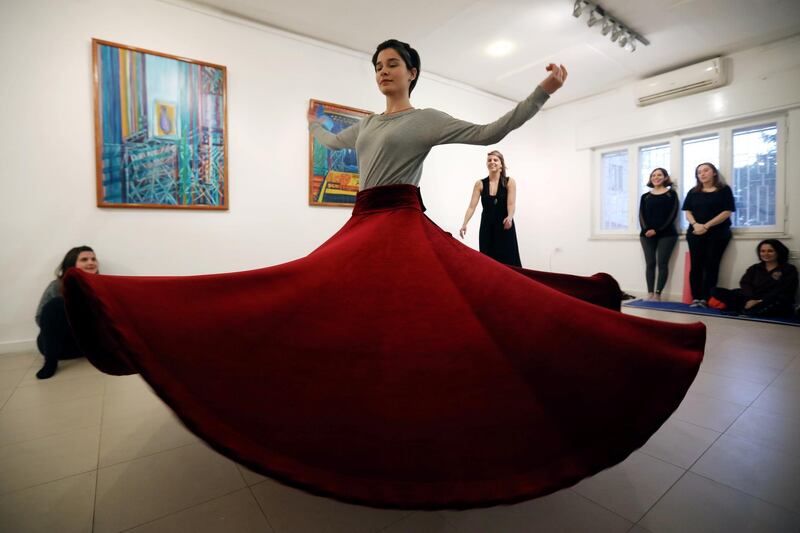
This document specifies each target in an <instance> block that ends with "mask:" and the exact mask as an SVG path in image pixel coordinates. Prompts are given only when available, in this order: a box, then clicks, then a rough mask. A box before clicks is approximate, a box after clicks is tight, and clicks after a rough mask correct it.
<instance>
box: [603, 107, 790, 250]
mask: <svg viewBox="0 0 800 533" xmlns="http://www.w3.org/2000/svg"><path fill="white" fill-rule="evenodd" d="M771 124H775V127H776V130H777V144H776V150H777V154H776V158H775V167H776V169H775V224H774V225H772V226H755V227H732V228H731V229H732V231H733V234H734V237H737V236H738V237H739V238H765V237H785V236H786V233H785V231H786V223H787V220H786V217H787V213H788V208H787V205H786V202H787V197H786V159H787V153H786V152H787V147H788V129H787V115H786V113H780V114H769V115H761V116H755V117H748V118H745V119H739V120H733V121H727V122H721V123H716V124H707V125H704V126H701V127H698V128H692V129H687V130H678V131H674V132H670V133H666V134H663V135H658V136H651V137H645V138H640V139H634V140H631V141H627V142H623V143H615V144H613V145H604V146H597V147H593V148H591V158H592V168H591V174H592V187H591V191H592V202H591V205H592V214H591V222H592V224H591V237H590V239H592V240H627V239H637V238H638V236H639V233H640V228H639V198H640V197H641V195H642V194H643V192H644V191H643V190H640V189H639V187H640V184H639V180H640V176H639V166H640V154H641V152H640V151H641V149H642V148H648V147H652V146H658V145H666V144H668V145H669V146H670V168H669V170H670V177H671V178H672V181H673V182H674V183H677V184H678V194H679V195H680V201H681V206H683V200H684V199H685V198H686V193H687V192H688V191H685V190H682V189H683V187H682V185H683V181H684V180H683V142H684V141H687V140H691V139H697V138H702V137H707V136H712V135H717V136H719V162H720V164H719V167H718V168H719V171H720V173H721V174H722V176H723V177H725V181H726V183H727V184H728V185H729V186H730V187H731V188H734V187H735V185H736V184H735V183H734V182H733V158H734V154H733V133H734V131H740V130H746V129H756V128H759V127H764V126H768V125H771ZM621 151H627V154H628V196H629V198H628V228H627V229H619V230H604V229H602V222H603V221H602V215H603V213H602V209H603V197H602V193H603V175H602V172H603V165H602V160H603V155H604V154H608V153H613V152H621ZM683 213H684V211H681V214H680V215H679V228H678V231H679V233H685V230H686V216H685V215H684V214H683Z"/></svg>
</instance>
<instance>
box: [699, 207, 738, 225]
mask: <svg viewBox="0 0 800 533" xmlns="http://www.w3.org/2000/svg"><path fill="white" fill-rule="evenodd" d="M731 214H733V211H722V212H721V213H720V214H718V215H717V216H715V217H714V218H712V219H711V220H709V221H708V222H706V223H705V224H703V225H704V226H705V227H706V229H708V228H711V227H713V226H716V225H718V224H722V223H723V222H725V221H726V220H728V219H729V218H730V217H731Z"/></svg>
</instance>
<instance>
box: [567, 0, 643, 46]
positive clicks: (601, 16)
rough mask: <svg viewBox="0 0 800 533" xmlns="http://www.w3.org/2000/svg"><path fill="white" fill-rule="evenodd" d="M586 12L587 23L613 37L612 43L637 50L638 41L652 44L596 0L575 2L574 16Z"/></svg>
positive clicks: (610, 37) (578, 0)
mask: <svg viewBox="0 0 800 533" xmlns="http://www.w3.org/2000/svg"><path fill="white" fill-rule="evenodd" d="M584 12H588V13H589V18H588V20H587V21H586V25H587V26H589V27H590V28H591V27H592V26H597V27H598V28H600V33H601V34H602V35H603V36H607V37H608V38H609V39H611V42H612V43H617V46H619V47H620V48H624V49H625V50H629V51H631V52H635V51H636V44H637V41H638V42H639V44H643V45H645V46H647V45H649V44H650V41H648V40H647V39H646V38H645V37H644V36H642V35H640V34H638V33H636V32H635V31H633V30H632V29H630V28H629V27H628V26H626V25H625V24H623V23H622V22H620V20H619V18H617V17H616V16H615V15H613V14H611V13H609V12H608V11H607V10H606V9H604V8H603V7H602V6H601V5H599V4H598V3H597V2H596V1H594V0H592V1H590V0H575V4H574V5H573V7H572V16H573V17H575V18H580V16H581V15H582V14H583V13H584Z"/></svg>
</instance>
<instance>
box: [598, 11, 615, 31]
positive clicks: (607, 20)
mask: <svg viewBox="0 0 800 533" xmlns="http://www.w3.org/2000/svg"><path fill="white" fill-rule="evenodd" d="M613 27H614V19H612V18H611V17H609V16H608V15H606V16H605V17H603V29H601V30H600V33H601V34H603V35H608V32H610V31H611V29H612V28H613Z"/></svg>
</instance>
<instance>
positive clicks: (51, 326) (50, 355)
mask: <svg viewBox="0 0 800 533" xmlns="http://www.w3.org/2000/svg"><path fill="white" fill-rule="evenodd" d="M39 324H40V326H41V330H40V331H39V336H38V337H37V338H36V346H37V347H38V348H39V351H40V352H41V353H42V355H44V358H45V360H55V361H58V360H59V359H74V358H76V357H81V355H82V354H81V351H80V349H79V348H78V344H77V343H76V342H75V337H73V335H72V329H71V328H70V327H69V322H67V311H66V309H65V308H64V298H63V297H62V296H56V297H55V298H53V299H52V300H50V301H49V302H47V303H46V304H45V305H44V307H43V308H42V314H41V316H40V317H39Z"/></svg>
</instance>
